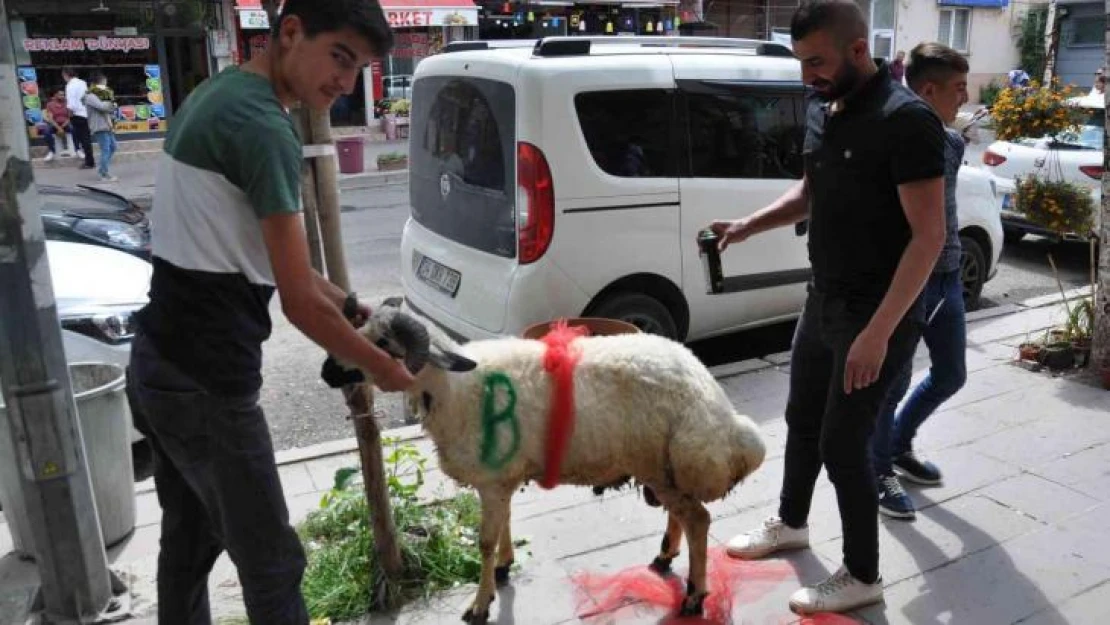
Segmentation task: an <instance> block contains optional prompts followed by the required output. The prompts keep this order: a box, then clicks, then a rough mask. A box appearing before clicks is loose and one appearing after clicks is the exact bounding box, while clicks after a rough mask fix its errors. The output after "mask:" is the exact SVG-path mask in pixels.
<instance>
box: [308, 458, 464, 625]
mask: <svg viewBox="0 0 1110 625" xmlns="http://www.w3.org/2000/svg"><path fill="white" fill-rule="evenodd" d="M382 445H383V447H384V449H385V452H386V453H385V454H384V462H385V468H386V474H385V478H386V486H387V489H388V491H389V496H390V501H391V504H392V510H393V521H394V524H395V526H396V527H397V532H398V539H399V541H400V543H401V552H402V555H403V557H404V559H405V563H406V569H407V575H406V579H405V580H403V583H402V584H401V588H400V590H399V592H400V593H401V596H400V597H399V599H400V600H401V601H405V600H411V599H414V598H418V597H421V596H427V595H429V594H431V593H433V592H435V591H437V590H441V589H445V588H451V587H453V586H456V585H458V584H462V583H472V582H477V581H478V575H479V573H480V572H481V559H480V556H479V555H478V550H477V547H476V545H477V532H478V531H477V528H478V523H479V520H480V518H481V508H480V505H479V502H478V498H477V497H476V496H475V495H474V494H473V493H469V492H465V493H461V494H459V495H457V496H455V497H453V498H449V499H443V500H439V501H433V502H426V501H422V500H421V497H420V496H419V495H420V490H421V488H422V487H423V486H424V484H425V481H424V480H425V476H426V472H427V459H426V458H424V457H423V456H422V455H421V454H420V452H419V451H418V450H417V449H416V447H415V446H414V445H412V444H411V443H401V442H399V441H397V440H396V439H386V440H384V441H383V443H382ZM360 475H361V471H360V470H359V469H357V468H344V469H340V470H338V471H336V473H335V483H334V485H333V487H332V489H331V490H329V491H328V492H327V493H325V494H324V496H323V497H322V498H321V501H320V509H319V510H316V511H313V512H312V513H310V514H309V516H308V518H307V519H306V520H305V521H304V523H302V524H301V526H300V527H299V528H298V533H299V534H300V537H301V541H302V542H303V543H304V545H305V552H306V554H307V556H308V567H307V569H306V570H305V576H304V582H303V584H302V590H303V592H304V596H305V601H306V603H307V604H308V609H309V614H311V615H312V617H313V618H330V619H332V620H337V621H338V620H352V619H356V618H359V617H361V616H363V615H365V614H367V613H368V612H370V610H371V608H372V606H373V601H374V597H373V589H374V588H377V587H378V582H379V581H380V580H379V579H378V575H379V574H380V573H379V567H378V565H377V562H376V558H375V551H374V535H373V529H372V527H371V524H370V513H369V510H368V509H367V505H366V497H365V495H364V493H363V490H362V484H361V481H360V480H359V479H358V478H359V477H360Z"/></svg>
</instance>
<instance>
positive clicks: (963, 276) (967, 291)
mask: <svg viewBox="0 0 1110 625" xmlns="http://www.w3.org/2000/svg"><path fill="white" fill-rule="evenodd" d="M960 246H961V247H963V253H962V254H961V255H960V281H961V282H962V283H963V292H964V308H966V309H967V310H977V309H978V308H979V296H980V295H981V294H982V292H983V284H984V283H985V282H986V280H987V255H986V254H984V253H983V248H982V246H980V245H979V242H978V241H976V240H975V239H973V238H971V237H967V236H961V237H960Z"/></svg>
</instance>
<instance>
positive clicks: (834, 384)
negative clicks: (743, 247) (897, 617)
mask: <svg viewBox="0 0 1110 625" xmlns="http://www.w3.org/2000/svg"><path fill="white" fill-rule="evenodd" d="M867 33H868V30H867V22H866V20H865V19H864V17H863V14H862V12H861V11H860V8H859V7H858V6H857V5H856V4H855V3H854V2H851V0H825V1H820V0H807V1H805V2H803V3H802V5H801V6H800V7H799V8H798V9H797V11H796V12H795V13H794V16H793V18H792V20H791V26H790V35H791V38H792V39H793V43H794V45H793V48H794V53H795V55H796V56H797V57H798V59H800V61H801V64H802V79H803V80H804V82H805V83H806V84H807V85H809V86H810V87H812V88H813V90H814V95H815V96H816V97H815V98H814V99H813V100H812V101H811V102H810V104H809V109H808V114H807V120H806V138H805V145H804V149H803V151H804V159H805V168H804V170H805V174H804V176H803V178H802V180H801V181H800V182H798V184H796V185H795V186H794V187H793V188H791V189H790V190H789V191H787V192H786V193H785V194H784V195H783V196H782V197H781V198H779V199H778V200H777V201H775V202H774V203H772V204H771V205H770V206H768V207H766V208H763V209H761V210H759V211H757V212H755V213H754V214H752V215H750V216H748V217H745V218H741V219H739V220H736V221H719V222H715V223H713V224H712V225H711V227H712V229H713V230H714V231H716V232H717V233H718V234H719V235H720V237H721V242H720V247H721V249H722V250H723V249H725V248H727V246H728V245H729V244H730V243H740V242H742V241H744V240H746V239H748V238H749V237H751V236H754V235H757V234H759V233H761V232H766V231H768V230H771V229H773V228H777V227H782V226H787V225H790V224H795V223H798V222H801V221H803V220H805V219H807V218H808V219H809V222H810V232H809V255H810V262H811V264H812V267H813V280H812V281H811V283H810V285H809V296H808V297H807V300H806V303H805V308H804V309H803V312H802V317H801V319H800V321H799V322H798V327H797V330H796V332H795V335H794V343H793V348H792V354H791V361H790V391H789V396H788V399H787V406H786V424H787V428H788V429H787V439H786V455H785V459H784V462H785V469H784V473H783V484H782V490H781V493H780V503H779V510H778V515H777V516H775V517H772V518H770V519H768V520H767V521H765V522H764V523H763V525H762V526H761V527H759V528H757V529H755V530H754V531H752V532H750V533H747V534H741V535H738V536H736V537H734V538H733V539H732V540H731V541H730V542H729V544H728V553H729V554H730V555H731V556H733V557H736V558H743V559H754V558H761V557H764V556H767V555H769V554H772V553H774V552H776V551H780V550H784V549H791V548H802V547H807V546H808V545H809V528H808V525H807V519H808V517H809V512H810V505H811V501H812V498H813V490H814V486H815V484H816V481H817V477H818V475H819V474H820V472H821V467H822V465H824V467H825V469H826V470H827V471H828V475H829V479H830V481H832V483H833V486H834V487H835V489H836V498H837V504H838V507H839V509H840V522H841V528H842V533H843V537H844V548H843V551H844V563H843V566H841V567H840V569H839V570H838V571H837V572H836V573H834V574H833V575H832V576H831V577H830V578H829V579H827V580H826V581H824V582H821V583H819V584H817V585H816V586H813V587H807V588H802V589H800V590H798V591H797V592H795V593H794V595H793V596H792V597H791V598H790V607H791V609H793V610H794V611H795V612H799V613H802V614H811V613H814V612H823V611H828V612H846V611H849V610H853V609H855V608H858V607H861V606H864V605H868V604H871V603H877V602H879V601H881V600H882V596H883V584H882V577H881V576H880V574H879V530H878V512H877V497H876V496H875V493H876V487H875V474H874V472H873V471H872V468H871V461H870V457H869V442H870V439H871V431H872V429H873V428H874V425H875V420H876V418H877V417H878V414H879V406H880V405H881V404H882V401H883V399H884V398H885V397H886V395H887V392H888V391H889V389H890V387H891V384H892V383H893V381H894V379H895V378H896V376H897V374H898V373H899V372H900V371H902V369H903V367H904V366H905V363H906V362H908V361H909V360H910V359H911V358H912V355H913V349H914V346H915V345H916V343H917V340H918V335H919V333H920V325H921V323H922V321H923V317H924V313H923V311H922V306H921V305H920V301H921V300H920V293H921V290H922V287H923V286H924V285H925V281H926V280H927V279H928V277H929V274H930V272H931V271H932V269H933V265H934V264H935V262H936V259H937V256H938V255H939V254H940V250H941V247H942V246H943V244H944V179H943V175H944V128H943V125H942V124H941V121H940V119H938V118H937V116H936V114H935V113H934V112H933V111H932V109H930V108H929V106H928V105H927V104H926V103H924V102H922V101H921V100H920V99H919V98H918V97H917V96H915V95H914V94H913V93H912V92H911V91H910V90H909V89H907V88H906V87H904V86H903V85H901V84H899V83H896V82H894V81H893V80H892V79H891V75H890V69H889V67H887V66H886V64H885V63H882V62H881V61H879V62H876V61H874V60H873V59H872V58H871V54H870V50H869V49H868V44H867V38H868V35H867Z"/></svg>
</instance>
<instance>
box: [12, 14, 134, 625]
mask: <svg viewBox="0 0 1110 625" xmlns="http://www.w3.org/2000/svg"><path fill="white" fill-rule="evenodd" d="M12 43H13V42H12V38H11V31H10V30H9V29H8V19H7V13H6V7H5V6H4V2H3V0H0V167H2V168H3V176H2V178H0V293H3V297H0V381H2V383H0V387H2V390H3V396H4V402H5V404H6V406H7V409H6V410H7V418H6V419H5V420H4V421H6V422H7V423H2V424H0V425H2V426H3V427H6V428H8V431H7V432H4V435H9V434H10V436H11V440H12V441H13V443H14V445H13V448H14V449H15V457H14V458H12V457H5V458H0V463H6V464H9V465H10V466H11V468H12V469H14V470H15V471H18V474H19V476H20V479H21V481H22V482H23V501H22V502H14V503H15V504H16V505H25V506H26V509H27V515H28V517H29V519H30V524H31V526H32V531H33V536H34V545H35V553H36V556H37V557H36V562H37V564H38V568H39V576H40V580H41V599H42V601H43V606H44V616H45V618H46V620H47V621H48V622H51V623H66V624H68V623H85V622H90V621H94V620H96V619H98V618H99V617H100V615H101V613H102V612H104V611H106V610H112V609H114V608H115V607H116V606H115V605H114V601H113V597H112V583H111V575H110V573H109V571H108V561H107V556H106V555H105V552H104V540H103V538H102V536H101V533H100V521H99V519H98V517H97V513H96V504H95V501H94V499H93V493H92V483H91V481H90V478H89V472H88V465H87V463H86V458H85V452H84V445H83V444H82V441H81V428H80V425H79V423H78V420H77V409H76V406H75V404H74V400H73V392H72V389H71V388H70V380H69V370H68V367H67V365H66V359H65V353H64V351H63V349H62V335H61V329H60V327H59V324H58V313H57V309H56V307H55V303H54V291H53V285H52V284H51V282H50V270H49V264H48V262H47V258H46V243H45V240H44V235H43V227H42V218H41V217H40V215H39V208H38V207H39V198H38V194H37V192H36V190H35V186H34V179H33V177H32V173H31V162H30V149H29V145H28V140H27V134H26V132H27V131H26V128H27V126H26V122H25V121H24V120H23V114H22V113H23V106H22V104H21V99H20V90H19V86H18V85H19V80H18V77H17V76H16V71H15V69H16V68H15V57H14V49H13V47H12Z"/></svg>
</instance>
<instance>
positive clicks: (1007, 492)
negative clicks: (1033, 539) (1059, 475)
mask: <svg viewBox="0 0 1110 625" xmlns="http://www.w3.org/2000/svg"><path fill="white" fill-rule="evenodd" d="M976 494H977V495H979V496H981V497H987V498H990V499H991V500H993V501H996V502H998V503H1000V504H1002V505H1004V506H1006V507H1007V508H1010V509H1012V510H1014V511H1015V512H1017V513H1019V514H1023V515H1026V516H1029V517H1032V518H1034V519H1036V520H1038V521H1040V522H1042V523H1052V522H1055V521H1058V520H1061V519H1065V518H1067V517H1070V516H1074V515H1077V514H1080V513H1082V512H1086V511H1087V510H1090V509H1092V508H1094V507H1095V506H1096V505H1098V500H1097V499H1094V498H1093V497H1088V496H1087V495H1084V494H1082V493H1080V492H1078V491H1075V490H1073V489H1071V488H1068V487H1067V486H1062V485H1060V484H1056V483H1055V482H1050V481H1048V480H1046V479H1044V478H1041V477H1037V476H1036V475H1030V474H1023V475H1018V476H1016V477H1012V478H1009V479H1007V480H1003V481H1001V482H999V483H997V484H991V485H989V486H986V487H984V488H982V489H980V490H978V491H976Z"/></svg>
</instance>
